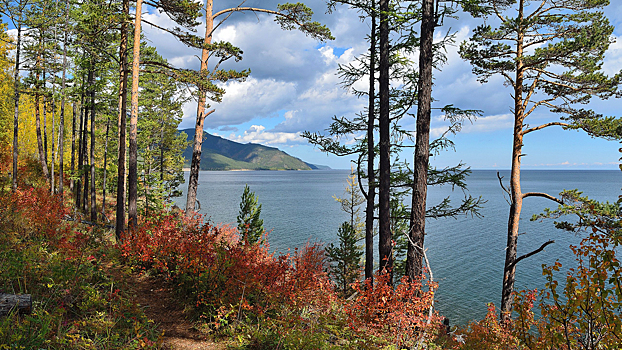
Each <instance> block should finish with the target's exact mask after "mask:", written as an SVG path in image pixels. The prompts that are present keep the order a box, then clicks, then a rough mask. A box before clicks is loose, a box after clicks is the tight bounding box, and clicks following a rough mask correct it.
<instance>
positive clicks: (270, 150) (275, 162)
mask: <svg viewBox="0 0 622 350" xmlns="http://www.w3.org/2000/svg"><path fill="white" fill-rule="evenodd" d="M180 132H184V133H186V135H188V140H189V141H190V142H192V140H193V139H194V129H184V130H180ZM183 156H184V166H185V167H186V168H189V167H190V163H191V161H192V143H190V145H189V146H188V148H186V150H185V151H184V153H183ZM327 169H330V167H328V166H325V165H315V164H311V163H307V162H304V161H302V160H301V159H299V158H296V157H292V156H290V155H289V154H287V153H285V152H283V151H281V150H279V149H278V148H274V147H268V146H263V145H259V144H255V143H247V144H242V143H239V142H235V141H230V140H227V139H224V138H222V137H220V136H214V135H212V134H209V133H207V132H204V133H203V145H202V147H201V170H327Z"/></svg>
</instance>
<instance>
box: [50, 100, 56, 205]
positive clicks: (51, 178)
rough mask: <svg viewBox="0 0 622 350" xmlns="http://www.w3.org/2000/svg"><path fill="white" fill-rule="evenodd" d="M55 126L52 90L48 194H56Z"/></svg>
mask: <svg viewBox="0 0 622 350" xmlns="http://www.w3.org/2000/svg"><path fill="white" fill-rule="evenodd" d="M55 124H56V106H55V104H54V90H52V148H51V149H50V157H51V158H52V161H51V162H50V163H51V171H50V175H51V177H50V193H51V194H54V193H56V183H54V181H55V179H56V178H55V170H56V169H54V166H55V164H56V162H55V160H56V156H55V153H54V146H55V143H54V126H55Z"/></svg>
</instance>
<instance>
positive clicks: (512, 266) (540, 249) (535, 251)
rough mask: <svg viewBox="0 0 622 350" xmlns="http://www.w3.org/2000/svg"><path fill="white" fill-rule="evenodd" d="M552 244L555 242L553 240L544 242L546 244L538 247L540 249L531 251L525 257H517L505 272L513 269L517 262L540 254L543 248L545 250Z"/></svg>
mask: <svg viewBox="0 0 622 350" xmlns="http://www.w3.org/2000/svg"><path fill="white" fill-rule="evenodd" d="M553 243H555V241H554V240H550V241H548V242H546V243H544V244H542V245H541V246H540V248H538V249H536V250H534V251H532V252H531V253H527V254H525V255H521V256H520V257H518V258H517V259H516V260H514V261H513V262H512V263H511V264H510V265H508V266H507V267H506V268H505V270H506V271H509V270H511V269H513V268H514V266H516V264H518V262H519V261H521V260H523V259H527V258H529V257H530V256H532V255H536V254H538V253H540V252H541V251H543V250H544V248H545V247H546V246H547V245H549V244H553Z"/></svg>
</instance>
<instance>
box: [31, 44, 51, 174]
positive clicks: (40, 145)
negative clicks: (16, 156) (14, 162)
mask: <svg viewBox="0 0 622 350" xmlns="http://www.w3.org/2000/svg"><path fill="white" fill-rule="evenodd" d="M39 46H40V48H41V49H43V34H41V36H40V37H39ZM41 60H42V58H41V53H40V52H39V53H38V54H37V60H36V62H35V67H37V73H36V75H35V79H36V81H37V83H38V82H39V78H40V75H39V69H41V64H42V63H41ZM35 125H36V133H37V149H38V151H39V163H40V164H41V169H42V170H43V176H45V180H46V181H47V182H48V184H49V183H50V171H49V170H48V164H47V162H46V156H45V149H44V148H43V138H42V135H41V94H40V89H39V87H37V90H36V91H35Z"/></svg>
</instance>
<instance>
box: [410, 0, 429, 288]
mask: <svg viewBox="0 0 622 350" xmlns="http://www.w3.org/2000/svg"><path fill="white" fill-rule="evenodd" d="M434 2H435V1H434V0H423V5H422V6H423V9H422V10H423V11H422V18H421V46H420V49H419V81H418V82H417V91H418V94H417V129H416V130H417V136H416V140H415V157H414V175H413V185H412V186H413V187H412V189H413V192H412V205H411V208H412V209H411V212H410V230H409V235H410V240H409V242H408V252H407V255H406V276H408V278H409V279H410V280H411V281H414V280H416V279H417V278H418V277H419V276H421V275H422V274H423V249H424V248H423V243H424V239H425V211H426V199H427V193H428V167H429V160H430V114H431V109H432V66H433V64H434V62H433V61H434V58H433V55H434V53H433V51H432V41H433V39H434V27H435V25H436V20H435V18H434V17H435V16H434ZM413 243H414V245H413Z"/></svg>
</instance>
